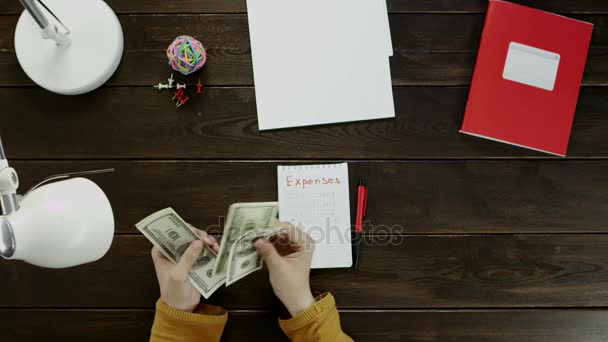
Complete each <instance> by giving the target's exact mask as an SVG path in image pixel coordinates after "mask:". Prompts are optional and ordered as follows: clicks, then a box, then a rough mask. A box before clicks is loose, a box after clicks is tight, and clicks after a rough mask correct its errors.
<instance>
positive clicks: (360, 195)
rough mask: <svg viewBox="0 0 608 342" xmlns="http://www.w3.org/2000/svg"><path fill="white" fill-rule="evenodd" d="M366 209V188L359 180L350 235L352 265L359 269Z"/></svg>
mask: <svg viewBox="0 0 608 342" xmlns="http://www.w3.org/2000/svg"><path fill="white" fill-rule="evenodd" d="M366 207H367V186H365V180H363V179H359V186H358V187H357V216H356V217H355V230H354V231H353V233H352V240H353V241H352V245H353V265H354V267H355V268H358V267H359V255H360V250H361V240H362V239H363V218H364V217H365V209H366Z"/></svg>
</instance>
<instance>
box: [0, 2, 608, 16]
mask: <svg viewBox="0 0 608 342" xmlns="http://www.w3.org/2000/svg"><path fill="white" fill-rule="evenodd" d="M106 2H107V3H108V4H109V5H110V7H112V9H114V11H116V12H117V13H244V12H245V11H246V10H247V6H246V2H245V0H198V1H197V0H182V1H180V2H173V1H158V0H138V1H133V0H132V1H120V0H107V1H106ZM512 2H515V3H519V4H522V5H526V6H532V7H536V8H539V9H542V10H545V11H552V12H558V13H608V5H607V4H606V2H605V1H600V0H582V1H581V0H578V1H572V0H557V1H556V0H553V1H543V0H513V1H512ZM387 4H388V8H389V11H390V12H391V13H412V12H413V13H482V12H485V10H486V8H487V0H387ZM21 11H22V7H21V6H20V5H19V3H18V2H16V1H4V2H2V3H1V4H0V14H16V13H20V12H21Z"/></svg>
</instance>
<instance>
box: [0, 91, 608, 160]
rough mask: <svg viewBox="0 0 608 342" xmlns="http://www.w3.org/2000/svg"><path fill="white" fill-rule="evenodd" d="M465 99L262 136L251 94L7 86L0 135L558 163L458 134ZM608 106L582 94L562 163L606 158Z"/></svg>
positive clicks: (39, 153) (429, 101) (70, 152)
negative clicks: (74, 93)
mask: <svg viewBox="0 0 608 342" xmlns="http://www.w3.org/2000/svg"><path fill="white" fill-rule="evenodd" d="M467 96H468V89H466V88H438V87H428V88H427V87H420V88H419V87H416V88H400V87H398V88H394V98H395V107H396V113H397V116H396V118H394V119H385V120H375V121H367V122H353V123H344V124H338V125H325V126H317V127H302V128H294V129H289V130H275V131H265V132H259V131H258V127H257V114H256V108H255V96H254V93H253V89H251V88H208V89H207V90H206V91H205V92H204V94H203V95H201V96H200V97H199V96H193V97H192V101H191V102H190V103H189V104H188V105H187V106H186V107H184V108H183V109H179V110H177V109H176V108H175V105H174V103H173V102H172V101H171V98H170V97H171V95H170V94H168V93H161V94H159V93H157V92H156V91H155V90H153V89H152V88H104V89H101V90H99V91H96V92H93V93H90V94H87V95H84V96H78V97H62V96H57V95H54V94H51V93H49V92H47V91H45V90H43V89H38V88H32V89H10V88H6V89H0V102H1V103H4V104H6V106H7V107H6V110H4V111H3V113H2V118H3V120H2V127H1V128H0V133H2V134H3V136H2V137H3V139H4V141H5V143H6V146H7V153H8V154H9V156H10V157H11V158H13V159H15V158H18V159H82V158H84V159H89V158H127V159H131V158H135V159H141V158H149V159H158V158H165V159H181V158H205V159H207V158H219V159H225V158H230V159H273V158H274V159H284V158H294V159H295V158H298V159H315V158H319V157H322V158H327V159H343V158H345V159H370V158H374V159H404V158H424V159H428V158H480V157H481V158H486V157H522V156H529V157H541V158H554V157H552V156H549V155H546V154H541V153H539V152H535V151H532V150H527V149H523V148H518V147H514V146H509V145H506V144H500V143H496V142H492V141H487V140H484V139H479V138H474V137H469V136H466V135H463V134H460V133H458V130H459V129H460V126H461V123H462V117H463V112H464V108H465V104H466V101H467ZM606 108H608V88H604V87H595V88H584V89H583V90H582V93H581V96H580V98H579V105H578V110H577V113H576V117H575V121H574V127H573V131H572V135H571V138H570V149H569V151H568V156H570V157H606V156H608V134H606V129H605V127H608V117H607V116H606V115H605V109H606ZM41 139H43V140H44V144H41V143H40V142H41Z"/></svg>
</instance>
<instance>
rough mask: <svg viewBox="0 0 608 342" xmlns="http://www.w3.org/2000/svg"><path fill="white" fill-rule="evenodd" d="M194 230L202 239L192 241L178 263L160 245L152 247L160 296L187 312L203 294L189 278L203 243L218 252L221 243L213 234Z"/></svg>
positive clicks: (167, 302) (175, 307)
mask: <svg viewBox="0 0 608 342" xmlns="http://www.w3.org/2000/svg"><path fill="white" fill-rule="evenodd" d="M194 231H195V232H196V234H197V235H198V236H199V238H200V240H195V241H192V243H191V244H190V246H188V249H186V251H184V254H182V257H181V258H180V260H179V263H178V264H174V263H173V262H172V261H170V260H168V259H167V258H165V256H164V255H163V254H162V253H161V251H160V249H158V247H156V246H155V247H154V248H152V260H153V261H154V268H155V269H156V277H157V278H158V285H159V287H160V298H161V299H162V301H163V302H165V304H167V305H169V306H170V307H172V308H174V309H176V310H180V311H187V312H192V311H193V310H194V309H195V308H196V306H197V305H198V304H199V302H200V300H201V294H200V293H199V292H198V290H197V289H196V288H194V286H192V284H191V283H190V280H189V279H188V272H189V271H190V269H191V268H192V266H193V265H194V263H195V262H196V259H198V256H199V255H200V254H201V252H202V251H203V243H204V245H207V246H209V247H210V248H211V249H213V251H214V252H216V253H217V252H218V250H219V245H218V244H217V241H216V240H215V238H213V236H210V235H208V234H207V233H205V232H204V231H202V230H198V229H194Z"/></svg>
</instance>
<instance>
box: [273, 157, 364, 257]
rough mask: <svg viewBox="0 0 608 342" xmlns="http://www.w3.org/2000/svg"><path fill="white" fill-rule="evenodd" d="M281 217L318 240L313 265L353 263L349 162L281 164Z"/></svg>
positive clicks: (278, 171) (278, 169)
mask: <svg viewBox="0 0 608 342" xmlns="http://www.w3.org/2000/svg"><path fill="white" fill-rule="evenodd" d="M277 175H278V177H277V180H278V189H279V219H280V220H281V221H283V222H290V223H292V224H294V225H295V226H297V227H299V228H300V229H302V230H304V231H305V232H307V233H308V234H309V235H310V236H311V237H312V238H313V240H315V242H316V244H315V251H314V254H313V258H312V268H336V267H351V266H352V245H351V235H350V234H351V226H350V201H349V189H348V164H346V163H343V164H327V165H300V166H278V168H277Z"/></svg>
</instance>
